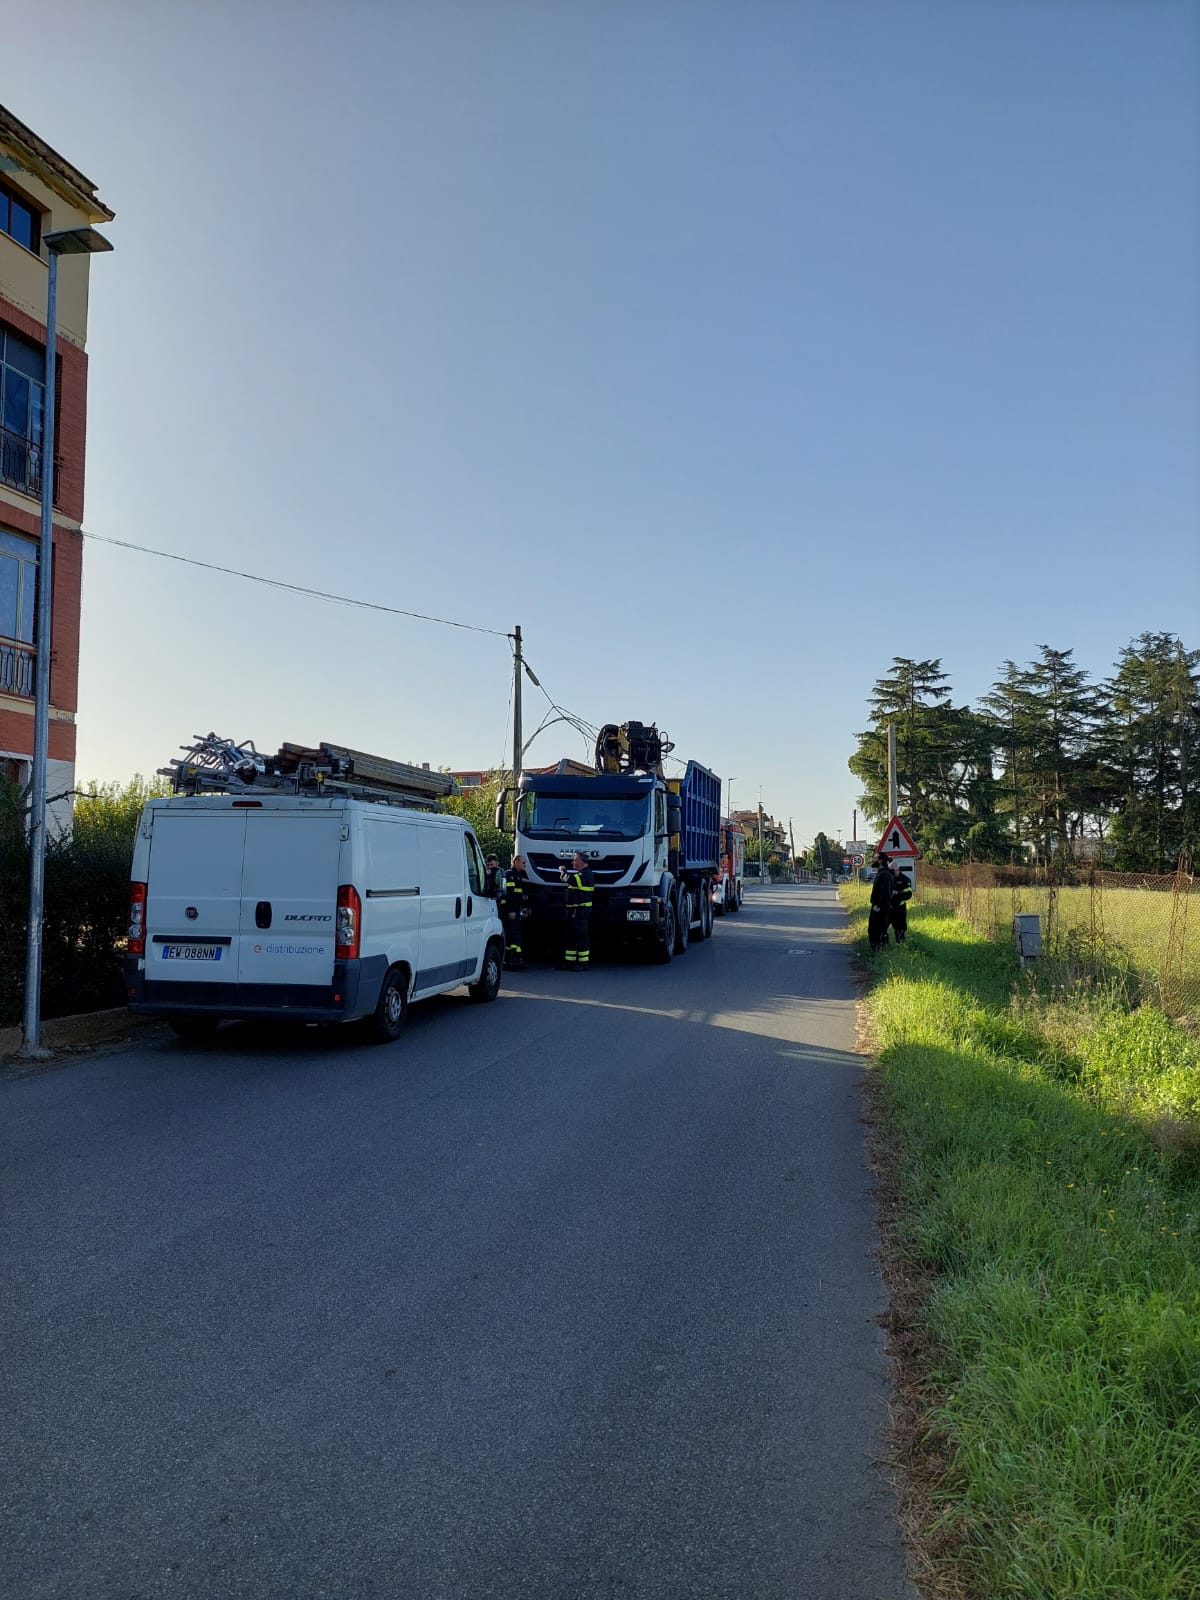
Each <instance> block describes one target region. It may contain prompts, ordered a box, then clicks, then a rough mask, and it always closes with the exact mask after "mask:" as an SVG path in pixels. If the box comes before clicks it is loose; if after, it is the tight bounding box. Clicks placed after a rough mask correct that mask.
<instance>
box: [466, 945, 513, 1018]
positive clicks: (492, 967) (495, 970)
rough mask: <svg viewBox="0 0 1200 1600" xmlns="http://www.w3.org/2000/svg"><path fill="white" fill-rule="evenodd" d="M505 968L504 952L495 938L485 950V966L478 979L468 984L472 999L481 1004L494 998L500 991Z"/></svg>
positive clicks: (481, 968)
mask: <svg viewBox="0 0 1200 1600" xmlns="http://www.w3.org/2000/svg"><path fill="white" fill-rule="evenodd" d="M503 970H504V954H503V952H502V951H501V949H500V946H499V945H498V944H497V943H496V941H495V940H494V939H493V940H492V942H491V944H489V945H488V947H487V949H486V950H485V951H484V952H483V966H482V967H480V969H479V979H478V981H477V982H476V983H471V984H468V985H467V993H468V994H469V995H470V996H471V999H472V1000H474V1001H476V1002H478V1004H480V1005H484V1004H486V1003H487V1001H489V1000H494V999H495V998H496V996H497V995H498V994H499V993H500V975H501V973H502V972H503Z"/></svg>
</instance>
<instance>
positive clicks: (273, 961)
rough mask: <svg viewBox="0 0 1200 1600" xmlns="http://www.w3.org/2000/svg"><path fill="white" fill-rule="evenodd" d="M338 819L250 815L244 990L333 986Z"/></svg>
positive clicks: (241, 958) (266, 812)
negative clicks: (266, 986) (260, 986)
mask: <svg viewBox="0 0 1200 1600" xmlns="http://www.w3.org/2000/svg"><path fill="white" fill-rule="evenodd" d="M345 820H346V819H345V816H344V815H343V814H342V812H340V811H282V810H280V811H274V810H271V809H268V808H264V809H263V810H262V811H249V812H247V813H246V850H245V865H244V866H243V868H242V885H241V914H240V918H239V925H238V967H237V977H238V982H239V983H243V984H281V983H282V984H301V985H304V986H312V985H314V984H322V985H324V984H331V983H332V982H333V947H334V933H335V930H336V923H335V918H336V916H337V891H338V883H339V881H340V880H339V878H338V866H339V863H340V860H341V835H342V827H343V824H344V823H345Z"/></svg>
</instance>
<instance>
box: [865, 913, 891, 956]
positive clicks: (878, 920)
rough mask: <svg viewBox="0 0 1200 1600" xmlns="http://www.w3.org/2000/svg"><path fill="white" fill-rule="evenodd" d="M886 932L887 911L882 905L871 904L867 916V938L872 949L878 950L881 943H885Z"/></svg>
mask: <svg viewBox="0 0 1200 1600" xmlns="http://www.w3.org/2000/svg"><path fill="white" fill-rule="evenodd" d="M887 932H888V913H887V912H886V911H885V910H884V909H883V907H882V906H872V907H871V914H870V916H869V917H868V918H867V938H868V939H869V940H870V941H871V949H872V950H878V949H879V946H880V945H881V944H886V943H887Z"/></svg>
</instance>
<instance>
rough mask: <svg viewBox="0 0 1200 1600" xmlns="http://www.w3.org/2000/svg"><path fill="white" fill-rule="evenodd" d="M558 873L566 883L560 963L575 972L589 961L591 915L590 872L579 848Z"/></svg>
mask: <svg viewBox="0 0 1200 1600" xmlns="http://www.w3.org/2000/svg"><path fill="white" fill-rule="evenodd" d="M559 876H560V877H561V878H562V880H563V883H564V884H566V887H567V931H566V938H565V941H564V944H565V948H564V950H563V966H564V967H565V968H566V970H567V971H568V972H578V971H579V969H580V968H581V967H586V966H587V965H588V957H589V956H590V954H591V942H590V937H589V933H588V927H589V924H590V922H591V916H592V872H591V868H590V867H589V866H588V864H587V861H586V860H585V859H584V857H583V854H582V852H581V851H579V850H576V852H575V859H574V860H573V861H572V862H571V865H570V866H569V867H563V868H562V870H561V872H560V873H559Z"/></svg>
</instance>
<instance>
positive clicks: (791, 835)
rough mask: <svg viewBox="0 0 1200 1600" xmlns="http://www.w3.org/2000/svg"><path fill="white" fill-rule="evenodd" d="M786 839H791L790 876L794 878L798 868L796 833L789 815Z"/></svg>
mask: <svg viewBox="0 0 1200 1600" xmlns="http://www.w3.org/2000/svg"><path fill="white" fill-rule="evenodd" d="M788 839H789V840H790V841H791V846H792V877H793V878H794V877H795V876H796V873H797V870H798V869H797V866H796V835H795V833H794V832H793V830H792V819H791V817H789V818H788Z"/></svg>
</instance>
